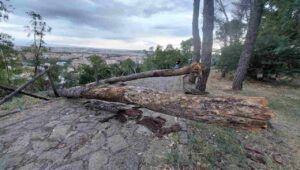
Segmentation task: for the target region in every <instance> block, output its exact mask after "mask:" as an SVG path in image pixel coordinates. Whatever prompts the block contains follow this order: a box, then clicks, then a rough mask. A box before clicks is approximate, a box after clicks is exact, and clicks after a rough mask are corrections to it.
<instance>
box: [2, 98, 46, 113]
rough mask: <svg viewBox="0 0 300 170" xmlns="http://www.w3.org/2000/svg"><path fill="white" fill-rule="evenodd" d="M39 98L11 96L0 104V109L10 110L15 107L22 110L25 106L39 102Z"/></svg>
mask: <svg viewBox="0 0 300 170" xmlns="http://www.w3.org/2000/svg"><path fill="white" fill-rule="evenodd" d="M40 101H41V100H39V99H36V98H32V97H28V96H18V97H13V98H12V99H11V100H10V101H8V102H6V103H4V104H2V105H0V111H12V110H15V109H19V110H21V111H22V110H24V109H25V108H26V107H28V106H31V105H34V104H37V103H39V102H40Z"/></svg>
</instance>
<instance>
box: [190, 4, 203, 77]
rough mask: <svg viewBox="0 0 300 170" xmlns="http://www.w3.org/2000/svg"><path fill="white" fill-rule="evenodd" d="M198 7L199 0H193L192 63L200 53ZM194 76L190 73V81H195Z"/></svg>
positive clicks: (197, 60) (196, 60)
mask: <svg viewBox="0 0 300 170" xmlns="http://www.w3.org/2000/svg"><path fill="white" fill-rule="evenodd" d="M199 9H200V0H194V4H193V23H192V30H193V47H194V49H193V59H192V62H193V63H197V62H199V61H200V58H201V54H200V50H201V39H200V35H199ZM195 81H196V77H195V76H193V75H190V82H191V83H195Z"/></svg>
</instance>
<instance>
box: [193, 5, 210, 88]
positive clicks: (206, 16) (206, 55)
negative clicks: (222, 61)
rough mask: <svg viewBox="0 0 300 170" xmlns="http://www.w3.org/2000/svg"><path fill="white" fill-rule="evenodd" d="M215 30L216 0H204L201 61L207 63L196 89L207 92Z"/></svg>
mask: <svg viewBox="0 0 300 170" xmlns="http://www.w3.org/2000/svg"><path fill="white" fill-rule="evenodd" d="M213 30H214V1H212V0H204V7H203V28H202V31H203V44H202V56H201V62H202V63H203V64H205V65H206V69H205V70H204V71H203V73H202V76H201V77H199V79H198V81H197V83H196V89H197V90H199V91H200V92H205V90H206V83H207V79H208V76H209V73H210V65H211V54H212V45H213Z"/></svg>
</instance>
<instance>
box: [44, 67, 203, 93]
mask: <svg viewBox="0 0 300 170" xmlns="http://www.w3.org/2000/svg"><path fill="white" fill-rule="evenodd" d="M202 69H204V66H203V64H201V63H194V64H191V65H189V66H185V67H182V68H179V69H164V70H152V71H146V72H142V73H136V74H131V75H127V76H121V77H112V78H108V79H103V80H100V81H99V82H98V83H97V82H93V83H89V84H86V85H85V86H77V87H72V88H69V89H64V90H59V92H58V95H59V96H62V97H72V98H78V97H80V95H81V94H82V93H84V92H86V91H88V90H89V89H91V88H94V87H96V86H97V85H103V84H113V83H117V82H125V81H131V80H137V79H142V78H148V77H170V76H179V75H186V74H191V73H192V74H196V75H198V74H201V71H202ZM69 94H70V95H69ZM49 95H51V96H52V95H53V94H51V93H49Z"/></svg>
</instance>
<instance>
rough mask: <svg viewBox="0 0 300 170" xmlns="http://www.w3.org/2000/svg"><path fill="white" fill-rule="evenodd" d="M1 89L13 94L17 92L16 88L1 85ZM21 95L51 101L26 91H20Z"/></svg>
mask: <svg viewBox="0 0 300 170" xmlns="http://www.w3.org/2000/svg"><path fill="white" fill-rule="evenodd" d="M0 89H3V90H6V91H10V92H13V91H15V90H16V89H14V88H10V87H6V86H1V85H0ZM19 93H20V94H23V95H26V96H30V97H34V98H37V99H41V100H49V99H48V98H46V97H43V96H38V95H35V94H32V93H29V92H25V91H20V92H19Z"/></svg>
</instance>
